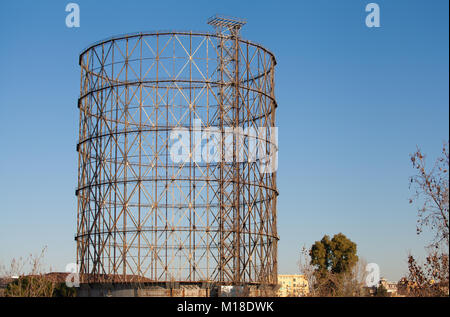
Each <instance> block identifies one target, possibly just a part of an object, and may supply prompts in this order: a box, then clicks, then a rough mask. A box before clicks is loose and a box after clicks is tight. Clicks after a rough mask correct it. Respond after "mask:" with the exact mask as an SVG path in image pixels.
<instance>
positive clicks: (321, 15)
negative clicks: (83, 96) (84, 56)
mask: <svg viewBox="0 0 450 317" xmlns="http://www.w3.org/2000/svg"><path fill="white" fill-rule="evenodd" d="M69 2H70V1H2V2H1V5H0V35H1V37H0V41H1V42H0V43H1V44H0V135H1V138H0V199H1V203H0V262H3V263H6V262H8V261H10V259H11V258H12V257H19V256H24V255H27V254H28V253H37V252H39V251H40V250H41V248H42V247H43V246H45V245H46V246H47V247H48V251H47V255H46V264H47V265H51V266H52V267H53V268H54V269H55V270H58V271H62V270H64V267H65V265H66V264H67V263H70V262H74V259H75V242H74V235H75V231H76V198H75V187H76V185H77V184H76V183H77V153H76V150H75V146H76V143H77V133H78V131H77V129H78V112H77V110H78V109H77V107H76V103H77V98H78V95H79V86H80V83H79V77H80V69H79V66H78V55H79V53H80V51H81V50H82V49H83V48H85V47H86V46H88V45H89V44H91V43H93V42H95V41H97V40H100V39H103V38H106V37H109V36H112V35H116V34H123V33H129V32H139V31H149V30H196V31H212V30H211V29H210V27H209V26H208V25H207V24H206V19H207V18H208V17H209V16H211V15H214V14H216V13H219V14H224V15H231V16H237V17H242V18H246V19H247V22H248V23H247V25H246V26H245V27H244V29H243V31H242V35H243V37H245V38H247V39H250V40H252V41H255V42H258V43H260V44H262V45H263V46H265V47H267V48H268V49H270V50H271V51H272V52H273V53H274V54H275V55H276V58H277V61H278V64H277V67H276V97H277V101H278V105H279V107H278V112H277V125H278V127H279V144H280V153H279V170H278V187H279V191H280V196H279V204H278V231H279V236H280V238H281V240H280V242H279V272H280V273H298V267H297V261H298V253H299V250H300V248H301V246H302V245H306V246H310V245H311V244H312V243H313V242H314V241H315V240H320V239H321V238H322V236H323V235H324V234H329V235H333V234H335V233H338V232H342V233H344V234H345V235H347V236H348V237H349V238H350V239H352V240H353V241H354V242H356V243H357V245H358V253H359V255H360V256H362V257H363V258H365V259H366V260H367V261H369V262H375V263H378V265H379V266H380V268H381V274H382V275H383V276H386V277H387V278H388V279H391V280H396V279H399V278H400V277H401V276H402V275H403V274H404V273H406V270H407V263H406V257H407V254H408V252H409V251H411V252H413V253H414V254H418V255H423V254H424V245H426V244H427V242H428V239H429V236H427V235H424V236H422V237H417V236H416V233H415V224H416V219H417V216H416V209H415V207H414V206H411V205H409V203H408V198H409V197H410V196H411V192H410V191H409V189H408V177H409V176H410V175H412V173H413V172H414V171H413V169H412V168H411V164H410V161H409V154H410V153H412V152H414V150H415V148H416V145H420V146H421V147H422V149H423V150H424V152H426V153H428V154H429V157H430V159H431V158H434V157H435V156H436V155H437V154H438V152H439V150H440V148H441V144H442V142H443V141H444V140H446V139H447V138H448V133H449V117H448V116H449V91H448V85H449V82H448V81H449V80H448V76H449V64H448V59H449V42H448V36H449V34H448V32H449V31H448V29H449V28H448V27H449V20H448V12H449V8H448V1H447V0H442V1H438V0H435V1H425V0H421V1H409V0H408V1H406V0H402V1H400V0H390V1H381V0H379V1H374V2H376V3H378V4H379V6H380V9H381V27H380V28H370V29H369V28H367V27H366V25H365V22H364V21H365V17H366V14H367V13H366V12H365V10H364V9H365V6H366V4H368V3H369V2H371V1H361V0H345V1H344V0H341V1H337V0H329V1H323V0H320V1H317V0H307V1H263V0H258V1H243V0H238V1H235V0H230V1H220V2H215V1H211V0H208V1H133V0H127V1H73V2H76V3H78V4H79V5H80V9H81V27H80V28H72V29H69V28H67V27H66V25H65V18H66V15H67V13H66V12H65V6H66V4H67V3H69Z"/></svg>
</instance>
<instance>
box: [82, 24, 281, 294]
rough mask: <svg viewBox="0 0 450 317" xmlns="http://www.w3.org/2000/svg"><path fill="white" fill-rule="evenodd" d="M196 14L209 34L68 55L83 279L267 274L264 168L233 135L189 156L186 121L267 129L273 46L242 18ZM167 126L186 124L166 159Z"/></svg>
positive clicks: (270, 188) (269, 239)
mask: <svg viewBox="0 0 450 317" xmlns="http://www.w3.org/2000/svg"><path fill="white" fill-rule="evenodd" d="M208 23H209V24H210V25H213V26H214V27H215V28H216V33H214V34H208V33H193V32H157V33H138V34H131V35H125V36H120V37H115V38H111V39H108V40H105V41H102V42H98V43H96V44H94V45H92V46H91V47H89V48H88V49H86V50H85V51H83V52H82V54H81V55H80V66H81V92H80V98H79V102H78V107H79V109H80V128H79V143H78V145H77V151H78V155H79V170H78V173H79V178H78V188H77V197H78V221H77V224H78V225H77V235H76V241H77V261H78V263H79V265H80V273H81V274H82V275H81V276H82V281H84V282H103V281H106V280H108V281H111V280H112V281H114V282H130V281H131V282H133V281H135V282H140V281H144V280H145V281H155V282H167V281H184V282H211V283H216V284H217V285H243V284H255V285H275V284H277V241H278V236H277V227H276V226H277V224H276V202H277V195H278V192H277V189H276V172H273V173H265V172H263V171H262V170H261V168H260V165H259V162H258V161H257V160H255V161H252V160H250V159H249V158H250V156H251V150H250V148H249V144H248V143H246V142H245V141H244V142H242V143H239V142H238V140H239V138H238V137H236V136H235V137H232V138H233V142H232V149H230V148H228V149H225V144H224V143H223V142H222V143H220V146H221V151H220V152H219V153H220V155H221V159H220V160H218V161H217V162H203V161H201V162H197V161H195V160H194V159H193V157H194V156H195V155H196V154H195V153H196V151H199V149H198V148H197V147H198V143H197V145H196V143H195V142H194V140H193V139H194V137H195V136H194V133H193V132H194V131H195V129H196V128H199V127H200V128H201V129H203V130H207V129H208V128H212V127H214V128H217V129H219V131H220V133H221V134H222V136H224V133H225V132H224V131H225V127H234V128H236V127H240V128H248V127H255V128H256V127H258V128H261V127H262V128H267V131H268V132H267V133H270V132H269V131H270V129H268V128H270V127H274V126H275V109H276V101H275V97H274V67H275V64H276V61H275V57H274V55H273V54H272V53H270V52H269V51H268V50H266V49H265V48H263V47H262V46H260V45H257V44H254V43H251V42H249V41H246V40H243V39H242V38H240V36H239V29H240V28H241V26H242V25H243V24H244V22H243V21H240V20H232V19H226V18H221V17H215V18H212V19H210V20H209V21H208ZM196 123H197V124H199V125H197V126H196ZM174 129H182V130H183V129H184V130H185V131H188V133H189V142H187V144H185V146H186V148H187V149H188V152H189V153H190V156H189V160H187V161H183V162H174V161H173V160H172V159H171V146H172V145H173V140H172V138H171V133H172V131H174ZM268 143H270V142H268ZM268 146H270V144H269V145H268ZM241 148H242V149H243V151H242V152H243V155H244V159H243V160H241V159H239V155H238V151H239V150H240V149H241ZM226 150H229V151H231V152H230V153H232V159H231V160H228V161H227V160H224V159H223V158H224V157H223V156H224V155H225V152H226Z"/></svg>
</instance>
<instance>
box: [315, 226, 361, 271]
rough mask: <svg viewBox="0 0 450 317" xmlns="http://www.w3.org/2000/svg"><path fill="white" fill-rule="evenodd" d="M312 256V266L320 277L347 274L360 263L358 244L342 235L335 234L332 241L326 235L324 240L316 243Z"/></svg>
mask: <svg viewBox="0 0 450 317" xmlns="http://www.w3.org/2000/svg"><path fill="white" fill-rule="evenodd" d="M310 256H311V264H312V265H314V266H315V267H316V272H317V273H318V274H319V275H325V274H326V273H328V272H330V273H333V274H340V273H347V272H350V271H351V269H352V268H353V267H354V265H355V264H356V263H357V262H358V256H357V255H356V243H354V242H353V241H351V240H350V239H348V238H347V237H346V236H345V235H344V234H342V233H338V234H335V235H334V236H333V238H332V239H331V240H330V237H329V236H327V235H325V236H324V237H323V238H322V240H320V241H316V242H315V243H314V244H313V246H312V247H311V250H310Z"/></svg>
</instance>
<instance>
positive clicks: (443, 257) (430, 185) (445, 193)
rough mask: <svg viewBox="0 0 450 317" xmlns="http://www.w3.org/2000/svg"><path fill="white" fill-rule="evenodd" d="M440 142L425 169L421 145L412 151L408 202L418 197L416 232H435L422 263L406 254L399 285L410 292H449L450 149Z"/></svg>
mask: <svg viewBox="0 0 450 317" xmlns="http://www.w3.org/2000/svg"><path fill="white" fill-rule="evenodd" d="M448 145H449V144H448V142H447V143H446V144H444V145H443V147H442V153H441V156H440V157H439V158H438V159H437V160H436V162H435V163H434V166H433V167H432V168H431V169H427V166H426V161H425V155H424V154H423V153H422V152H421V150H420V149H417V151H416V152H415V153H413V154H412V155H411V162H412V165H413V167H414V168H415V170H416V175H414V176H413V177H411V187H413V188H414V196H413V198H411V200H410V203H413V202H414V201H420V203H421V207H420V208H419V209H418V216H419V219H418V222H417V234H420V233H421V232H422V230H423V229H424V228H428V229H430V230H431V231H432V232H433V233H434V239H433V241H432V242H431V244H430V245H429V246H428V249H429V252H428V255H427V257H426V259H425V263H423V264H420V263H419V262H418V261H417V259H416V258H415V257H414V256H413V255H412V254H410V255H409V256H408V276H407V277H405V278H403V279H402V286H403V288H404V289H405V290H406V294H407V295H410V296H448V295H449V263H448V262H449V259H448V256H449V254H448V252H449V149H448Z"/></svg>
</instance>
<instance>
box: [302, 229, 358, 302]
mask: <svg viewBox="0 0 450 317" xmlns="http://www.w3.org/2000/svg"><path fill="white" fill-rule="evenodd" d="M356 251H357V247H356V243H354V242H352V241H351V240H350V239H348V238H347V237H346V236H345V235H344V234H342V233H339V234H336V235H334V236H333V238H332V239H330V238H329V236H327V235H325V236H324V237H323V238H322V240H320V241H316V242H315V243H314V244H313V245H312V246H311V248H309V249H308V248H305V247H304V248H303V249H302V252H301V259H300V271H301V272H302V273H303V274H304V275H305V278H306V279H307V280H308V284H309V285H310V292H309V294H310V295H311V296H365V295H367V289H366V288H365V287H364V281H365V277H366V272H365V267H366V263H365V261H364V260H362V259H359V258H358V256H357V255H356Z"/></svg>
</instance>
